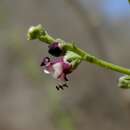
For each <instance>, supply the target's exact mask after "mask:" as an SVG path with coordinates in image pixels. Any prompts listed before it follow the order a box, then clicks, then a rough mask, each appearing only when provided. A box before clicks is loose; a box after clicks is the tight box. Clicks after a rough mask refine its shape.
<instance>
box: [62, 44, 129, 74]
mask: <svg viewBox="0 0 130 130" xmlns="http://www.w3.org/2000/svg"><path fill="white" fill-rule="evenodd" d="M64 48H65V49H66V50H70V51H73V52H75V53H77V54H78V55H80V56H81V57H82V60H84V61H88V62H90V63H93V64H96V65H98V66H101V67H104V68H106V69H110V70H114V71H117V72H120V73H123V74H127V75H130V69H127V68H124V67H121V66H118V65H114V64H112V63H109V62H106V61H104V60H101V59H99V58H97V57H95V56H93V55H90V54H88V53H87V52H85V51H83V50H81V49H80V48H77V47H76V46H75V45H74V44H71V43H70V44H66V45H64Z"/></svg>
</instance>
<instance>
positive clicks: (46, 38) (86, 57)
mask: <svg viewBox="0 0 130 130" xmlns="http://www.w3.org/2000/svg"><path fill="white" fill-rule="evenodd" d="M32 28H33V29H30V31H29V32H28V37H29V38H28V39H29V40H33V39H39V40H40V41H42V42H45V43H47V44H52V43H54V42H55V41H56V39H54V38H53V37H51V36H50V35H49V34H48V33H47V32H46V31H45V30H44V29H43V28H42V26H41V25H38V26H36V27H34V26H33V27H32ZM35 28H36V30H35ZM39 32H44V33H39ZM35 33H36V34H37V35H39V36H38V37H36V36H35ZM32 36H33V38H32ZM61 44H62V46H63V49H64V50H65V51H72V52H75V53H76V54H78V55H79V56H81V60H83V61H88V62H90V63H93V64H96V65H98V66H101V67H104V68H106V69H110V70H113V71H117V72H120V73H123V74H127V75H130V69H127V68H124V67H121V66H118V65H114V64H112V63H109V62H106V61H104V60H101V59H99V58H97V57H95V56H93V55H90V54H89V53H87V52H85V51H83V50H82V49H80V48H78V47H76V46H75V44H73V43H66V42H64V41H62V43H61Z"/></svg>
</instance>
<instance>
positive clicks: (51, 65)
mask: <svg viewBox="0 0 130 130" xmlns="http://www.w3.org/2000/svg"><path fill="white" fill-rule="evenodd" d="M41 67H43V70H44V72H45V73H46V74H51V75H52V76H53V77H54V78H55V79H58V80H60V81H68V79H67V74H69V73H71V72H72V65H71V63H69V62H68V61H67V60H66V59H65V58H64V57H59V58H56V59H50V58H49V57H45V58H44V59H43V61H42V62H41Z"/></svg>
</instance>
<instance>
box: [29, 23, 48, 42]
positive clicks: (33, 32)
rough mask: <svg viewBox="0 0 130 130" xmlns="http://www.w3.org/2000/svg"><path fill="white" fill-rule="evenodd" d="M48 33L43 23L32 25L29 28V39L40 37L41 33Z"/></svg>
mask: <svg viewBox="0 0 130 130" xmlns="http://www.w3.org/2000/svg"><path fill="white" fill-rule="evenodd" d="M41 34H42V35H46V31H44V29H43V27H42V25H40V24H39V25H37V26H31V27H30V28H29V30H28V34H27V37H28V40H34V39H37V38H39V37H40V35H41Z"/></svg>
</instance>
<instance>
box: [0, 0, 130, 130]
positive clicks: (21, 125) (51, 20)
mask: <svg viewBox="0 0 130 130" xmlns="http://www.w3.org/2000/svg"><path fill="white" fill-rule="evenodd" d="M129 21H130V5H129V4H128V1H127V0H10V1H9V0H0V60H1V62H0V130H19V129H20V130H129V129H130V90H122V89H120V88H118V86H117V81H118V78H119V77H120V76H121V74H120V73H116V72H113V71H110V70H105V69H103V68H100V67H97V66H95V65H92V64H89V63H82V64H81V65H80V66H79V68H78V69H77V70H75V72H73V73H72V74H71V76H70V79H71V80H70V82H69V86H70V87H69V88H68V89H65V90H64V91H57V90H56V88H55V86H56V81H55V80H53V78H52V77H51V76H50V75H45V74H44V73H42V71H41V68H40V66H39V65H40V62H41V59H42V58H43V57H44V56H47V55H48V53H47V46H46V45H45V44H44V43H42V42H40V41H27V37H26V34H27V30H28V28H29V27H30V26H31V25H37V24H42V25H43V26H44V27H45V28H46V29H47V30H48V32H49V33H50V34H51V35H52V36H54V37H56V38H58V37H59V38H62V39H64V40H66V41H75V42H76V44H77V45H78V46H79V47H81V48H83V49H84V50H86V51H87V52H90V53H91V54H93V55H96V56H98V57H100V58H102V59H104V60H107V61H110V62H112V63H115V64H119V65H121V66H124V67H128V68H129V67H130V60H129V58H130V51H129V48H130V43H129V41H130V22H129Z"/></svg>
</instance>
